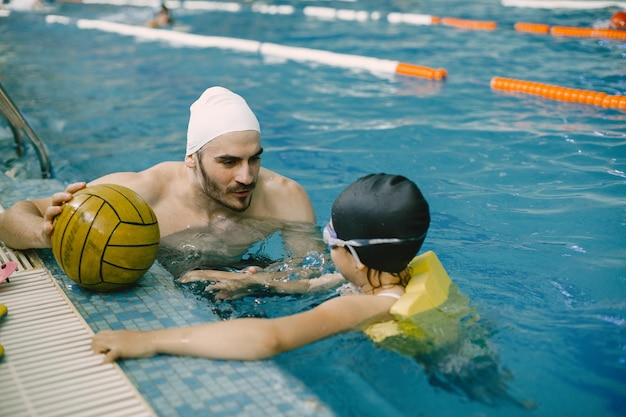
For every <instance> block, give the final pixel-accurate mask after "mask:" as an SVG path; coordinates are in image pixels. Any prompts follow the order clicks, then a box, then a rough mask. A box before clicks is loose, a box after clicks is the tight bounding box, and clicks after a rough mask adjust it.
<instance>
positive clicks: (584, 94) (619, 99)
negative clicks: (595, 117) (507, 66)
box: [490, 77, 626, 110]
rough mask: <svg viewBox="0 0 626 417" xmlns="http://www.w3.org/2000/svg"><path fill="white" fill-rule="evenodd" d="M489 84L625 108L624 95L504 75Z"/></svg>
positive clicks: (592, 103) (625, 98)
mask: <svg viewBox="0 0 626 417" xmlns="http://www.w3.org/2000/svg"><path fill="white" fill-rule="evenodd" d="M490 85H491V88H493V89H494V90H500V91H509V92H516V93H524V94H530V95H534V96H540V97H543V98H547V99H549V100H557V101H567V102H571V103H580V104H589V105H592V106H600V107H605V108H612V109H619V110H626V96H616V95H609V94H607V93H603V92H599V91H592V90H580V89H576V88H567V87H561V86H558V85H551V84H544V83H538V82H534V81H526V80H517V79H513V78H504V77H493V78H492V79H491V83H490Z"/></svg>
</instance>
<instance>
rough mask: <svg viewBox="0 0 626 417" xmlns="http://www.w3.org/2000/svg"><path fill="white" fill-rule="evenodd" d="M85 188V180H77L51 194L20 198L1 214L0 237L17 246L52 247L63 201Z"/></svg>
mask: <svg viewBox="0 0 626 417" xmlns="http://www.w3.org/2000/svg"><path fill="white" fill-rule="evenodd" d="M82 188H85V183H84V182H78V183H74V184H70V185H68V186H67V188H66V189H65V191H64V192H60V193H56V194H54V195H52V197H47V198H41V199H38V200H31V201H18V202H17V203H15V204H14V205H13V206H11V207H10V208H9V209H8V210H7V211H5V212H3V213H0V240H2V241H3V242H4V243H5V244H6V245H7V246H10V247H12V248H14V249H31V248H49V247H50V235H51V234H52V229H53V227H54V218H55V217H56V216H58V215H59V214H60V213H61V211H62V210H63V207H62V205H63V203H65V202H66V201H69V200H70V199H71V198H72V195H73V193H75V192H76V191H78V190H80V189H82Z"/></svg>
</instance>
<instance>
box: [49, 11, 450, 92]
mask: <svg viewBox="0 0 626 417" xmlns="http://www.w3.org/2000/svg"><path fill="white" fill-rule="evenodd" d="M46 22H48V23H60V24H70V23H71V19H69V18H68V17H65V16H58V15H48V16H46ZM76 26H77V27H78V28H80V29H97V30H101V31H105V32H112V33H117V34H120V35H127V36H134V37H137V38H141V39H147V40H153V41H166V42H171V43H174V44H177V45H186V46H193V47H198V48H221V49H230V50H237V51H244V52H251V53H260V54H261V55H265V56H269V57H278V58H284V59H290V60H293V61H298V62H316V63H319V64H325V65H329V66H334V67H341V68H351V69H364V70H368V71H370V72H372V73H395V74H399V75H406V76H412V77H419V78H427V79H431V80H443V79H445V78H447V76H448V73H447V71H446V70H445V69H442V68H429V67H424V66H421V65H415V64H410V63H405V62H399V61H393V60H387V59H379V58H371V57H365V56H359V55H349V54H341V53H335V52H329V51H324V50H318V49H309V48H300V47H294V46H284V45H278V44H273V43H269V42H258V41H254V40H247V39H239V38H229V37H222V36H205V35H197V34H193V33H186V32H179V31H173V30H166V29H155V28H149V27H143V26H136V25H128V24H124V23H116V22H109V21H104V20H90V19H78V20H77V21H76Z"/></svg>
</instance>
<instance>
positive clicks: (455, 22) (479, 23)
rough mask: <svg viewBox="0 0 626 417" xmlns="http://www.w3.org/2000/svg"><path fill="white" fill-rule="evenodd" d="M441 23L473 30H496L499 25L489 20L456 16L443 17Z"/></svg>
mask: <svg viewBox="0 0 626 417" xmlns="http://www.w3.org/2000/svg"><path fill="white" fill-rule="evenodd" d="M439 23H440V24H441V25H444V26H453V27H455V28H459V29H471V30H494V29H496V28H497V27H498V25H497V24H496V22H493V21H488V20H468V19H459V18H456V17H442V18H441V19H440V21H439Z"/></svg>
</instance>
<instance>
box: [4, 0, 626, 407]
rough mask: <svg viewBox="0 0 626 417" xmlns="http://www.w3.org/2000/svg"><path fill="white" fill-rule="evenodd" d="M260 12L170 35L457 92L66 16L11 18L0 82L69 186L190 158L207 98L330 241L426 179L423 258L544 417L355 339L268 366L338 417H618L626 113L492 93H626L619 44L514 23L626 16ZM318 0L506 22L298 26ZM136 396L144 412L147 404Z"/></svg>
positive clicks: (115, 12)
mask: <svg viewBox="0 0 626 417" xmlns="http://www.w3.org/2000/svg"><path fill="white" fill-rule="evenodd" d="M255 3H256V2H245V3H241V4H242V6H243V8H242V11H240V12H237V13H229V12H219V11H214V12H209V11H201V10H193V11H192V10H176V9H174V11H173V13H174V18H175V19H176V21H177V25H176V26H175V29H176V30H180V31H186V32H189V33H196V34H202V35H217V36H226V37H233V38H243V39H251V40H257V41H261V42H272V43H277V44H281V45H289V46H299V47H304V48H312V49H319V50H327V51H333V52H339V53H349V54H355V55H361V56H368V57H374V58H380V59H388V60H397V61H401V62H407V63H414V64H419V65H425V66H429V67H434V68H445V69H446V70H447V71H448V73H449V78H448V79H447V80H445V81H443V82H441V81H429V80H424V79H418V78H411V77H404V76H398V75H393V74H373V73H371V72H368V71H364V70H356V69H355V70H350V69H345V68H337V67H333V66H328V65H322V64H315V63H306V62H293V61H284V60H277V59H271V58H269V57H264V56H261V55H259V54H255V53H245V52H241V51H234V50H223V49H215V48H214V49H211V48H208V49H201V48H193V47H188V46H184V45H176V44H171V43H168V42H156V41H145V40H141V39H136V38H134V37H130V36H122V35H119V34H117V33H107V32H103V31H98V30H84V29H80V28H78V27H77V26H76V25H75V24H74V23H73V22H74V21H75V20H76V19H98V20H112V21H117V22H123V23H129V24H143V23H144V22H145V21H147V20H149V19H150V18H151V17H152V15H153V13H154V11H155V9H156V8H149V7H148V8H147V7H130V6H110V5H82V4H69V3H68V4H59V5H56V6H54V7H53V9H52V10H50V11H49V12H50V13H54V14H56V15H62V16H67V17H69V18H70V19H72V20H71V22H70V23H69V24H59V23H47V22H46V20H45V16H46V12H13V13H12V14H11V15H10V16H9V17H6V18H0V82H1V83H2V85H3V86H4V87H5V89H7V90H8V91H9V92H10V94H11V96H12V98H13V100H14V101H15V102H16V103H17V104H18V105H19V106H20V108H21V110H22V111H23V113H24V114H25V115H26V116H27V118H28V120H29V121H30V122H31V124H32V125H33V126H34V128H35V130H36V131H37V133H38V134H39V136H40V137H41V138H42V139H44V141H45V142H46V145H47V146H48V148H49V150H50V155H51V159H52V164H53V169H54V175H55V178H56V179H57V180H59V181H61V182H63V183H68V182H73V181H78V180H91V179H93V178H97V177H99V176H101V175H103V174H105V173H108V172H112V171H119V170H141V169H143V168H146V167H148V166H150V165H152V164H154V163H156V162H159V161H162V160H180V159H182V158H183V154H184V137H185V130H186V123H187V118H188V107H189V105H190V103H191V102H193V100H195V98H196V97H197V96H198V95H199V94H200V93H201V91H203V90H204V89H205V88H206V87H208V86H210V85H216V84H218V85H223V86H226V87H229V88H231V89H233V90H235V91H237V92H238V93H240V94H242V95H243V96H244V97H245V98H246V99H247V100H248V102H249V103H250V105H251V107H252V108H253V109H254V110H255V112H256V113H257V115H258V117H259V119H260V122H261V127H262V131H263V132H262V134H263V141H264V143H263V145H264V147H265V149H266V152H265V153H264V154H263V164H264V165H265V166H266V167H268V168H270V169H273V170H276V171H279V172H281V173H283V174H285V175H287V176H289V177H291V178H294V179H296V180H297V181H299V182H300V183H301V184H302V185H303V186H304V187H305V188H306V189H307V190H308V192H309V194H310V196H311V199H312V201H313V204H314V206H315V209H316V212H317V216H318V223H319V224H320V225H321V224H323V223H324V221H325V220H326V219H327V217H328V213H329V209H330V205H331V203H332V201H333V199H334V198H335V196H336V195H337V194H338V193H339V192H340V191H341V190H342V189H343V188H344V187H345V186H346V185H347V184H349V183H350V182H352V181H353V180H354V179H356V178H357V177H359V176H361V175H364V174H366V173H370V172H389V173H397V174H402V175H405V176H407V177H409V178H411V179H413V180H415V181H416V182H417V183H418V184H419V185H420V187H421V188H422V190H423V191H424V194H425V195H426V197H427V198H428V200H429V202H430V205H431V210H432V213H433V223H432V227H431V230H430V232H429V235H428V238H427V240H426V242H425V245H424V250H434V251H435V252H436V253H437V254H438V256H439V258H440V259H441V261H442V263H443V264H444V266H445V267H446V269H447V271H448V273H449V275H450V276H451V278H452V279H453V280H454V281H455V282H456V284H457V285H458V287H459V289H460V290H461V291H462V293H464V294H465V295H467V296H468V297H469V299H470V303H471V305H472V306H473V307H474V308H475V309H476V311H477V312H478V313H479V314H480V317H481V322H482V323H483V324H484V326H485V327H486V328H488V329H489V332H491V333H490V335H489V336H488V337H487V338H486V340H488V341H489V343H490V346H491V348H492V349H493V350H494V351H495V352H497V363H498V365H499V366H501V369H502V372H503V373H505V372H506V371H508V372H510V374H511V376H512V378H511V379H510V380H508V382H507V383H508V386H509V392H510V394H511V395H513V396H514V397H515V398H518V399H520V400H530V401H533V402H534V403H535V404H536V409H535V410H533V411H528V410H525V409H524V408H521V407H518V406H516V405H514V404H511V403H509V402H506V401H505V402H504V403H501V404H497V405H495V406H491V405H486V404H484V403H481V402H479V401H475V400H468V399H467V398H466V396H465V394H464V392H463V391H458V392H451V391H448V390H445V389H443V388H441V387H439V386H437V385H436V384H435V383H433V381H430V382H429V380H428V375H427V370H428V366H431V367H432V366H435V367H436V365H437V363H435V365H433V364H432V361H433V360H434V361H436V360H441V361H442V362H441V363H439V365H441V364H442V363H445V364H448V365H450V366H453V365H454V363H453V362H445V360H444V359H441V358H439V359H438V358H431V359H430V360H431V362H430V363H429V362H428V361H427V360H423V361H422V362H420V361H415V360H414V359H412V358H409V357H406V356H403V355H399V354H395V353H391V352H387V351H384V350H382V349H379V348H377V347H376V346H374V345H373V344H372V343H371V342H369V341H368V340H367V339H366V338H365V337H364V336H363V335H362V334H360V333H356V332H354V333H348V334H346V335H342V336H338V337H335V338H331V339H328V340H325V341H321V342H319V343H316V344H314V345H312V346H308V347H306V348H303V349H300V350H298V351H295V352H291V353H288V354H285V355H282V356H280V357H278V358H276V359H275V360H273V361H272V363H273V364H275V365H276V366H278V367H279V368H280V369H281V370H283V371H284V372H286V373H288V374H290V375H293V376H294V377H295V378H296V379H297V380H298V381H301V382H302V384H303V385H304V386H305V387H306V388H307V389H309V390H311V391H312V392H314V393H315V395H317V396H318V397H319V398H320V400H321V401H322V402H323V403H324V404H326V406H327V407H328V408H329V409H330V410H331V411H332V412H333V413H334V414H335V415H338V416H369V415H371V416H381V415H385V416H457V415H467V416H502V415H507V416H516V415H531V414H532V415H535V416H589V415H593V416H598V417H600V416H623V415H624V414H626V383H625V382H624V381H626V325H625V322H624V320H625V318H626V301H625V300H626V250H625V248H626V113H624V112H620V111H617V110H612V109H606V108H602V107H595V106H585V105H577V104H569V103H561V102H555V101H549V100H545V99H541V98H537V97H532V96H522V95H518V94H506V93H500V92H496V91H493V90H491V88H490V86H489V82H490V80H491V78H492V77H494V76H503V77H511V78H519V79H525V80H531V81H538V82H544V83H549V84H556V85H561V86H565V87H572V88H581V89H587V90H595V91H602V92H606V93H609V94H615V95H625V94H626V43H625V42H624V41H606V40H601V39H591V38H557V37H552V36H550V35H534V34H524V33H518V32H515V31H514V30H512V27H513V24H514V23H515V22H518V21H529V22H537V23H547V24H550V25H563V26H593V25H602V24H604V23H606V21H608V19H609V17H610V15H611V14H612V13H613V12H614V11H615V10H616V9H615V8H609V9H594V10H565V9H560V10H543V9H521V8H510V7H503V6H501V5H500V2H499V1H497V0H479V1H473V2H467V1H461V0H445V1H443V0H439V1H435V0H430V1H419V2H417V1H393V2H387V5H385V6H381V5H380V2H376V1H373V0H369V1H365V0H357V1H352V2H348V1H345V2H343V1H306V2H305V1H301V2H298V1H292V2H289V3H282V4H290V5H293V6H295V10H296V12H294V13H293V14H291V15H276V14H264V13H258V12H254V11H252V10H251V8H250V5H253V4H255ZM311 5H314V6H324V7H331V8H336V9H340V8H341V9H345V8H347V9H355V10H367V11H380V12H381V13H382V14H383V16H384V15H385V14H386V13H389V12H405V13H423V14H431V15H436V16H452V17H462V18H468V19H478V20H494V21H496V22H497V23H498V25H499V28H498V29H497V30H495V31H490V32H483V31H467V30H459V29H455V28H451V27H444V26H414V25H408V24H391V23H389V22H387V21H386V20H384V19H381V20H379V21H371V20H368V21H342V20H330V21H329V20H323V19H319V18H314V17H306V16H304V14H303V13H301V10H302V8H303V7H304V6H311ZM0 138H1V139H2V140H1V141H0V148H1V152H0V157H1V158H2V162H3V165H4V166H5V167H6V168H5V169H4V171H5V172H7V173H9V174H10V175H11V176H16V177H17V178H24V179H27V178H34V177H36V175H37V165H36V163H35V161H36V160H35V157H34V152H33V151H32V149H29V150H28V152H27V155H26V156H25V157H24V158H21V159H16V158H15V155H14V153H13V150H12V148H11V135H10V132H8V131H7V130H6V129H5V130H0ZM53 191H57V190H50V192H53ZM2 192H3V193H4V190H3V191H2ZM4 198H7V199H8V198H10V197H9V196H5V195H4V194H3V196H2V203H3V205H4V204H6V201H7V200H5V199H4ZM178 291H184V289H181V288H178ZM326 296H329V295H328V294H326V295H323V296H319V297H318V298H315V297H314V298H308V297H304V298H297V297H295V298H294V297H292V298H290V297H286V298H282V299H281V298H277V299H275V298H271V299H270V300H260V301H259V300H255V299H249V300H243V301H241V302H235V303H232V304H226V305H224V306H221V307H220V308H222V309H223V310H224V309H226V310H227V309H230V310H229V311H231V312H232V314H233V315H235V316H236V315H237V314H248V313H249V312H250V310H254V311H256V312H257V313H258V314H265V315H275V314H287V313H290V312H293V311H298V310H299V309H302V308H306V307H307V306H308V305H310V304H312V303H315V302H319V301H321V300H322V299H323V298H324V297H326ZM255 303H256V304H255ZM205 304H206V308H207V310H209V309H211V307H213V306H211V305H210V301H208V300H207V301H205ZM256 306H260V307H256ZM201 318H202V317H201ZM197 320H198V318H197V317H195V318H194V319H193V320H190V321H189V322H196V321H197ZM195 363H198V364H199V365H198V366H202V365H201V364H202V361H198V362H195ZM429 364H430V365H429ZM128 366H129V367H131V368H132V367H133V366H137V365H133V364H129V365H128ZM169 376H171V375H169V373H168V371H167V370H163V378H165V379H167V378H168V377H169ZM477 379H478V381H477V383H480V382H485V383H487V382H488V381H485V380H481V379H480V378H477ZM252 389H254V388H252ZM144 395H147V397H148V398H150V392H149V390H148V392H147V393H146V391H144ZM261 401H263V400H261ZM265 401H266V400H265Z"/></svg>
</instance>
